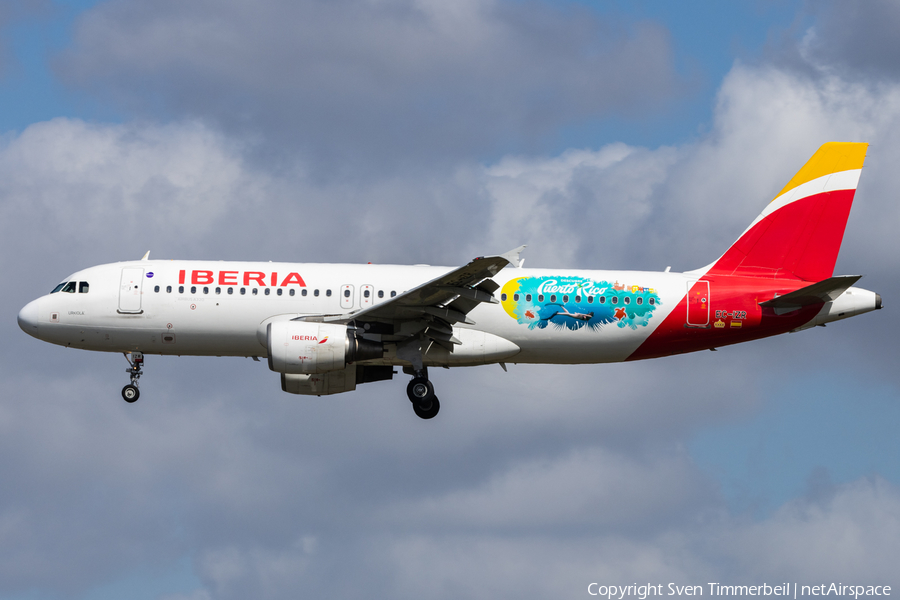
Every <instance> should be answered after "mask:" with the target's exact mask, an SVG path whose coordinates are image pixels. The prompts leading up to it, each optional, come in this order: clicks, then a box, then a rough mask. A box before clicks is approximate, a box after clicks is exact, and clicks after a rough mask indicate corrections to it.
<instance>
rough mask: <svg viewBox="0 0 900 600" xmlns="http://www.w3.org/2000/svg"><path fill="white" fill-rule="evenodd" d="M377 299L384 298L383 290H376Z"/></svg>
mask: <svg viewBox="0 0 900 600" xmlns="http://www.w3.org/2000/svg"><path fill="white" fill-rule="evenodd" d="M378 297H379V298H384V290H378Z"/></svg>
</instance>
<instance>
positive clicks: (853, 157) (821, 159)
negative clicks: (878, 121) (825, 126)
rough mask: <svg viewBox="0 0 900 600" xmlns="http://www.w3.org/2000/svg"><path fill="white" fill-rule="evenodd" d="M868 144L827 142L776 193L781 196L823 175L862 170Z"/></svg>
mask: <svg viewBox="0 0 900 600" xmlns="http://www.w3.org/2000/svg"><path fill="white" fill-rule="evenodd" d="M868 146H869V145H868V144H865V143H857V142H828V143H827V144H822V146H821V147H820V148H819V149H818V150H817V151H816V153H815V154H813V155H812V158H810V159H809V161H807V163H806V164H805V165H803V168H802V169H800V170H799V171H797V174H796V175H794V178H793V179H791V180H790V182H788V184H787V185H786V186H784V189H783V190H781V191H780V192H778V195H777V196H775V197H776V198H777V197H778V196H781V195H782V194H784V193H785V192H789V191H790V190H792V189H794V188H795V187H797V186H799V185H803V184H804V183H807V182H808V181H812V180H813V179H818V178H819V177H822V176H823V175H830V174H831V173H839V172H841V171H850V170H852V169H862V166H863V162H864V161H865V160H866V148H867V147H868Z"/></svg>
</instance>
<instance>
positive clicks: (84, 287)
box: [78, 281, 91, 294]
mask: <svg viewBox="0 0 900 600" xmlns="http://www.w3.org/2000/svg"><path fill="white" fill-rule="evenodd" d="M89 289H91V286H90V284H88V282H87V281H80V282H78V293H79V294H87V293H88V290H89Z"/></svg>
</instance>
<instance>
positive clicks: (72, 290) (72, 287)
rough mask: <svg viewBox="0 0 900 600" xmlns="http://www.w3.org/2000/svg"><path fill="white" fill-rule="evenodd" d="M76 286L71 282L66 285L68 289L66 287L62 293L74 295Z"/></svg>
mask: <svg viewBox="0 0 900 600" xmlns="http://www.w3.org/2000/svg"><path fill="white" fill-rule="evenodd" d="M75 285H76V283H75V282H74V281H70V282H68V283H67V284H66V287H64V288H63V289H62V291H64V292H66V293H67V294H74V293H75Z"/></svg>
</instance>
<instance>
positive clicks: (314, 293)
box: [313, 290, 319, 298]
mask: <svg viewBox="0 0 900 600" xmlns="http://www.w3.org/2000/svg"><path fill="white" fill-rule="evenodd" d="M313 296H315V297H317V298H318V297H319V290H315V291H313Z"/></svg>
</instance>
